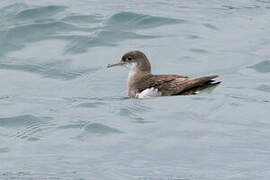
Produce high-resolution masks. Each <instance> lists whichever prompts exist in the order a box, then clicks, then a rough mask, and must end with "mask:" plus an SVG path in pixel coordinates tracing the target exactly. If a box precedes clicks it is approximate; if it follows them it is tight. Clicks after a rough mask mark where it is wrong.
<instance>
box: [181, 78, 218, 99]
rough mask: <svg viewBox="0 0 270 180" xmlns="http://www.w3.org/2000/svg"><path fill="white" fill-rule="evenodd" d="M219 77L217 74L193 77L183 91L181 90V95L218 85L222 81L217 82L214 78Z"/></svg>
mask: <svg viewBox="0 0 270 180" xmlns="http://www.w3.org/2000/svg"><path fill="white" fill-rule="evenodd" d="M217 77H218V76H217V75H213V76H204V77H200V78H195V79H191V80H189V81H188V82H187V83H186V86H185V88H184V89H183V91H181V93H180V95H191V94H197V93H198V92H199V91H202V90H204V89H207V88H210V87H214V86H217V85H218V84H220V83H221V81H218V82H216V81H215V80H213V79H215V78H217Z"/></svg>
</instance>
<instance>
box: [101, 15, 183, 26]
mask: <svg viewBox="0 0 270 180" xmlns="http://www.w3.org/2000/svg"><path fill="white" fill-rule="evenodd" d="M185 22H186V21H185V20H182V19H174V18H167V17H159V16H151V15H145V14H137V13H133V12H120V13H117V14H114V15H113V16H111V17H110V18H109V19H108V21H107V22H106V25H107V26H108V27H110V28H113V29H131V30H132V29H145V28H155V27H159V26H163V25H169V24H178V23H185Z"/></svg>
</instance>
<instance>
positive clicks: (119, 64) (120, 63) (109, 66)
mask: <svg viewBox="0 0 270 180" xmlns="http://www.w3.org/2000/svg"><path fill="white" fill-rule="evenodd" d="M124 64H125V63H124V62H119V63H116V64H108V65H107V68H111V67H114V66H122V65H124Z"/></svg>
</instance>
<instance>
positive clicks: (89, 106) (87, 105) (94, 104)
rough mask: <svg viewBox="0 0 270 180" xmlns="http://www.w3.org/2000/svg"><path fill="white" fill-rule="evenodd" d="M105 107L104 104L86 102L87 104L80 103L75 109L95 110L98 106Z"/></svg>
mask: <svg viewBox="0 0 270 180" xmlns="http://www.w3.org/2000/svg"><path fill="white" fill-rule="evenodd" d="M102 105H105V103H102V102H88V103H80V104H79V105H77V106H76V107H84V108H96V107H99V106H102Z"/></svg>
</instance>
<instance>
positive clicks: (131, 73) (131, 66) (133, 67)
mask: <svg viewBox="0 0 270 180" xmlns="http://www.w3.org/2000/svg"><path fill="white" fill-rule="evenodd" d="M127 67H128V68H129V73H128V80H130V78H132V77H133V76H134V75H135V74H136V73H137V72H138V68H137V64H136V63H131V64H128V65H127Z"/></svg>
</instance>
